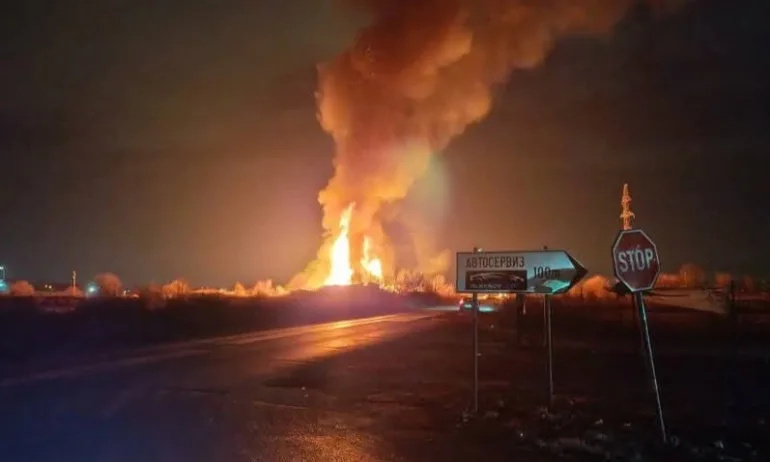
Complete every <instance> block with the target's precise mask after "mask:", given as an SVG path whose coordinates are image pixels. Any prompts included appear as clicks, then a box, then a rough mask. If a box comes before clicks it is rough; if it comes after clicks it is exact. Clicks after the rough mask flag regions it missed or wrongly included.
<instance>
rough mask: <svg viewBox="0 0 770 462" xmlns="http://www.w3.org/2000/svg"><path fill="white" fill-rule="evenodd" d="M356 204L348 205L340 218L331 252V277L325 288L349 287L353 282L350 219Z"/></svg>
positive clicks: (327, 278)
mask: <svg viewBox="0 0 770 462" xmlns="http://www.w3.org/2000/svg"><path fill="white" fill-rule="evenodd" d="M355 205H356V204H355V203H353V204H350V205H348V207H347V208H346V209H345V210H344V211H343V212H342V215H341V216H340V225H339V226H340V231H339V235H338V236H337V238H336V239H334V244H332V248H331V250H330V252H329V264H330V268H329V276H327V277H326V280H325V281H324V285H325V286H348V285H350V284H351V283H352V282H353V266H352V265H351V264H350V218H351V216H352V215H353V208H354V207H355Z"/></svg>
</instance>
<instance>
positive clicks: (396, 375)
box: [0, 310, 770, 462]
mask: <svg viewBox="0 0 770 462" xmlns="http://www.w3.org/2000/svg"><path fill="white" fill-rule="evenodd" d="M469 319H470V317H469V315H467V314H465V315H458V314H455V313H442V312H441V311H439V310H433V311H426V312H425V313H412V314H406V315H393V316H386V317H377V318H372V319H368V320H355V321H349V322H340V323H330V324H327V325H323V326H320V327H305V328H294V329H280V330H274V331H270V332H260V333H255V334H246V335H239V336H233V337H227V338H222V339H214V340H204V341H197V342H192V343H182V344H177V345H173V346H166V347H162V348H150V349H144V350H141V351H139V352H137V353H135V354H133V355H127V356H126V355H124V356H120V357H118V358H115V359H113V360H109V361H104V362H102V363H99V364H90V365H87V366H86V365H82V366H76V367H68V368H62V369H59V370H48V371H47V372H46V371H36V373H34V372H32V371H28V372H27V373H25V374H20V375H17V376H15V377H5V378H3V379H2V380H0V406H1V408H2V409H3V413H2V414H1V415H2V419H1V420H0V423H1V424H2V426H1V427H0V434H2V435H3V438H2V439H0V454H2V455H3V457H2V460H3V461H6V460H7V461H26V460H31V461H41V462H42V461H48V460H51V461H53V460H55V461H78V462H81V461H82V462H85V461H92V460H93V461H132V462H133V461H137V460H142V461H148V462H149V461H185V462H187V461H198V460H200V461H283V460H285V461H295V460H302V461H351V462H359V461H427V460H457V461H468V460H486V461H512V460H514V461H523V462H540V461H549V460H563V459H564V458H567V459H571V460H574V458H572V457H571V456H568V454H561V455H554V454H553V453H554V452H559V451H562V449H563V448H562V447H561V446H559V444H562V446H563V445H564V444H566V443H565V441H573V440H575V439H574V438H572V437H573V436H575V435H577V436H579V437H580V438H585V437H586V435H588V434H589V433H587V432H591V431H593V433H594V434H598V435H604V436H603V438H605V439H607V440H608V441H605V443H606V444H603V445H599V447H600V449H599V450H598V451H599V452H597V453H596V454H592V453H591V452H590V451H587V450H586V448H581V449H580V450H579V451H578V454H577V456H578V460H605V455H606V451H610V452H612V453H613V454H615V453H617V454H627V453H629V451H631V452H634V451H638V452H641V453H643V454H645V456H644V458H643V459H641V460H674V459H670V458H669V459H665V458H655V457H653V456H651V455H649V454H651V453H652V454H654V451H655V450H654V440H655V431H654V430H655V429H654V426H653V425H652V424H653V423H654V419H653V416H652V413H651V411H652V405H651V403H652V401H651V400H650V395H649V393H648V388H647V384H646V381H645V379H644V377H645V376H644V367H643V365H642V363H641V362H640V360H639V357H638V354H637V353H638V348H637V346H638V343H637V340H638V337H629V336H627V335H624V334H622V335H609V334H607V335H606V338H603V339H602V341H596V340H595V339H597V338H600V337H599V336H598V334H597V332H600V331H601V328H597V329H595V330H590V329H589V330H586V331H585V332H584V333H583V334H576V333H574V332H573V334H574V335H567V334H568V331H569V329H566V327H570V326H567V325H565V323H564V322H562V324H560V325H558V326H557V327H558V329H557V333H558V335H557V350H556V358H557V369H556V387H557V392H558V393H559V395H560V401H561V403H560V408H559V410H558V411H557V412H555V413H553V414H552V415H550V416H546V418H545V419H543V418H542V417H541V416H540V415H539V414H540V409H539V408H540V407H541V406H542V405H543V404H544V393H543V389H544V363H543V352H542V349H541V347H540V344H541V339H540V336H539V329H538V328H537V326H534V325H533V324H532V322H535V324H536V322H537V321H539V319H540V316H538V314H537V313H536V312H534V311H531V312H530V317H529V320H530V322H529V328H528V331H527V332H528V339H527V340H526V343H527V344H528V345H529V346H525V347H523V348H513V346H512V339H513V336H512V332H511V331H509V330H507V329H506V326H505V322H504V319H502V318H501V317H499V316H498V315H495V314H488V315H485V316H484V317H483V320H482V325H483V331H482V357H481V377H482V383H481V385H482V387H481V391H482V393H481V407H482V412H481V414H480V416H479V418H478V419H470V420H468V421H465V422H464V421H463V419H462V418H461V417H462V414H463V410H464V409H465V408H466V406H467V404H468V398H469V378H470V360H471V353H470V338H471V337H470V335H471V332H470V330H469V326H470V324H469ZM533 326H534V327H533ZM581 328H582V327H580V326H575V327H574V328H573V329H572V330H580V329H581ZM675 338H676V337H675V336H665V335H663V336H661V338H660V342H659V343H660V348H659V358H658V367H659V372H660V376H661V383H662V387H663V393H664V402H665V405H666V409H667V411H668V412H669V413H670V416H669V417H670V420H671V423H670V426H671V431H672V432H673V433H674V434H676V435H678V438H679V439H680V440H681V441H682V447H684V446H685V445H691V446H692V447H695V448H696V449H697V448H701V449H697V450H698V451H700V453H699V454H700V455H699V456H698V457H696V458H695V459H693V460H720V459H718V458H717V457H718V456H720V455H721V454H722V453H729V454H732V455H733V457H737V456H735V454H738V456H739V457H737V458H736V459H733V460H763V459H762V456H763V455H767V452H763V451H765V450H766V449H767V448H763V447H762V446H761V443H757V442H756V441H757V435H758V434H759V433H758V432H760V433H761V432H762V431H763V428H764V430H765V431H766V430H767V427H766V426H765V427H763V425H765V424H764V423H762V422H761V416H762V415H765V416H766V415H770V413H768V410H770V405H769V404H770V399H768V398H767V396H766V393H765V391H766V388H767V385H768V383H770V366H769V365H768V364H770V363H769V362H768V358H770V348H766V347H767V346H770V345H766V346H762V345H750V346H746V348H743V349H741V351H740V354H739V353H738V350H733V349H727V348H715V347H714V345H712V346H711V348H705V347H704V345H705V344H708V343H709V342H708V341H706V342H700V343H698V344H695V343H690V342H688V343H687V345H685V344H682V343H681V342H680V343H677V342H676V341H675ZM706 340H708V339H706ZM712 343H713V342H712ZM688 345H689V347H688V348H685V346H688ZM600 419H601V420H600ZM722 421H724V424H722V423H721V422H722ZM720 425H722V426H721V427H720ZM723 427H724V428H723ZM570 438H572V439H570ZM624 439H625V440H629V441H630V442H621V440H624ZM559 441H561V443H559ZM720 444H721V445H723V446H725V447H724V449H720V448H719V447H718V446H719V445H720ZM744 444H745V445H748V447H749V448H750V449H746V448H744V447H743V446H742V445H744ZM765 444H766V443H765ZM650 448H652V449H650ZM589 449H590V448H589ZM601 451H605V452H601ZM651 451H652V452H651ZM741 451H743V452H741ZM751 451H754V452H755V453H756V454H755V455H754V456H751ZM562 452H563V451H562ZM691 452H692V451H691V449H690V446H687V449H686V450H685V452H684V453H677V454H676V456H675V460H690V458H689V455H691V454H690V453H691ZM669 456H670V454H669ZM685 456H687V457H685ZM701 456H702V457H701ZM712 456H713V457H712ZM710 457H711V458H710ZM751 457H753V458H751ZM618 460H630V459H618ZM722 460H729V459H722ZM765 460H766V459H765Z"/></svg>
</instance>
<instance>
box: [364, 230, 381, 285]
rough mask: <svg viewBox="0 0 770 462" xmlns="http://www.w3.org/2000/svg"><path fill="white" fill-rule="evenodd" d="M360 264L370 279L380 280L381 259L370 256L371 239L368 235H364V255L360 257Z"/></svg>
mask: <svg viewBox="0 0 770 462" xmlns="http://www.w3.org/2000/svg"><path fill="white" fill-rule="evenodd" d="M361 266H362V267H363V268H364V270H365V271H366V272H367V273H368V274H369V276H370V277H371V278H372V279H374V280H376V281H382V261H381V260H380V259H379V258H377V257H374V256H372V240H371V239H370V238H369V236H366V237H364V256H363V258H361Z"/></svg>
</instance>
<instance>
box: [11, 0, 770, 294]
mask: <svg viewBox="0 0 770 462" xmlns="http://www.w3.org/2000/svg"><path fill="white" fill-rule="evenodd" d="M6 3H10V2H6ZM14 3H15V5H14V6H9V5H5V6H3V7H2V9H0V153H1V154H0V155H1V156H2V162H3V164H2V168H0V197H2V201H0V211H1V213H2V217H3V218H2V226H0V262H2V263H4V264H5V265H6V266H7V267H8V270H9V277H13V278H24V279H29V280H44V279H48V280H66V279H67V278H68V277H69V273H70V271H71V270H72V269H77V270H78V272H79V273H80V274H81V275H83V276H84V277H90V276H91V275H93V274H95V273H97V272H101V271H113V272H116V273H117V274H118V275H120V276H121V277H122V278H123V279H124V280H125V281H126V282H129V283H139V282H145V281H151V280H154V281H156V282H162V281H166V280H168V279H171V278H174V277H177V276H185V277H187V278H188V279H189V280H191V281H192V282H193V283H194V284H207V285H231V284H232V283H233V282H234V281H236V280H241V281H243V282H246V283H252V282H253V281H255V280H257V279H260V278H267V277H273V278H276V279H277V280H279V281H282V280H285V279H287V278H288V277H289V276H291V275H292V274H293V273H295V272H297V271H299V270H301V269H302V268H303V267H304V265H305V263H306V262H307V261H308V260H310V259H311V258H312V257H313V256H314V254H315V252H316V250H317V247H318V245H319V243H320V234H321V226H320V219H321V212H320V209H319V207H318V204H317V201H316V194H317V191H318V190H319V189H320V188H321V187H323V186H324V184H325V183H326V181H327V180H328V177H329V176H330V174H331V156H332V148H333V146H332V143H331V141H330V140H329V139H328V137H327V136H326V135H325V134H324V133H323V132H322V131H321V129H320V127H319V126H318V122H317V121H316V118H315V106H314V104H315V103H314V99H313V92H314V87H315V68H314V66H315V63H316V62H319V61H322V60H324V59H326V58H329V57H330V56H333V55H334V54H335V53H336V52H337V51H339V50H340V49H341V48H342V47H343V46H344V45H345V44H346V43H348V42H349V41H350V40H351V37H352V34H353V33H354V30H355V27H356V24H355V20H354V18H351V17H348V16H345V15H343V14H342V12H340V11H338V10H337V9H335V8H334V5H333V4H334V2H332V1H328V2H327V1H313V2H300V1H299V0H264V1H254V0H252V1H245V0H240V1H239V0H231V1H228V2H221V1H214V0H186V1H180V0H167V1H163V2H158V1H146V0H100V1H96V0H90V1H89V0H81V1H73V2H61V1H44V0H28V1H25V2H14ZM632 16H633V17H629V18H627V20H626V21H624V22H623V23H622V24H620V25H619V26H618V28H617V30H616V32H615V33H614V34H613V35H612V36H611V37H609V38H607V39H604V40H589V39H570V40H565V41H563V42H561V43H560V44H559V46H558V47H557V49H556V50H555V52H554V54H553V55H552V56H551V57H550V58H549V59H548V61H547V62H546V63H545V64H544V65H543V66H542V67H540V68H538V69H536V70H533V71H527V72H519V73H516V74H514V75H513V77H512V78H511V80H510V82H509V83H508V85H506V86H505V87H504V88H501V89H500V95H499V97H498V99H497V101H496V107H495V108H494V110H493V112H492V114H491V115H490V117H489V118H488V119H487V120H486V121H484V122H483V123H481V124H479V125H477V126H474V127H472V128H471V129H469V130H468V131H467V132H466V134H464V135H463V136H462V137H460V138H458V139H456V140H455V142H454V143H453V144H452V145H451V146H450V147H449V149H447V151H446V152H445V153H444V155H443V156H441V157H439V158H436V160H435V162H434V165H433V168H432V169H431V172H430V174H429V175H428V176H427V177H426V178H425V180H424V181H423V182H421V183H420V184H419V185H418V186H417V189H416V191H415V195H414V197H413V198H412V199H411V200H410V203H411V204H412V206H413V207H416V208H418V209H424V210H425V211H432V212H434V213H432V214H431V215H430V217H432V218H433V223H434V225H435V226H434V230H435V237H436V241H437V243H438V245H439V246H440V247H446V248H449V249H451V250H468V249H470V248H471V247H473V246H474V245H480V246H483V247H484V248H486V249H490V250H492V249H525V248H532V247H539V246H542V245H544V244H547V245H549V246H551V247H562V248H567V249H569V250H571V251H572V253H573V254H574V255H575V256H576V257H577V258H578V259H580V260H582V261H583V263H585V264H586V266H588V267H589V268H590V269H592V270H594V271H596V272H600V273H605V274H606V273H608V272H609V271H610V261H611V260H610V257H609V247H610V245H611V243H612V239H613V237H614V235H615V233H616V232H617V229H618V227H619V220H618V214H619V213H620V205H619V201H620V191H621V188H622V185H623V183H624V182H628V183H630V185H631V192H632V195H633V198H634V202H633V209H634V211H635V212H636V213H637V216H638V224H639V225H640V226H642V227H643V228H645V229H646V230H647V231H648V232H649V233H650V234H651V235H652V236H653V237H654V238H655V239H656V240H657V243H658V247H659V250H660V252H661V254H662V258H663V260H664V267H665V268H664V269H666V270H673V269H676V268H677V267H678V266H679V265H680V264H682V263H684V262H688V261H692V262H695V263H698V264H700V265H702V266H704V267H705V268H707V269H708V270H709V271H714V270H726V271H731V272H735V273H761V274H767V273H768V272H769V271H770V270H769V269H768V264H767V260H766V259H765V258H763V257H765V256H766V255H767V254H768V253H770V243H768V241H770V239H768V238H769V237H770V219H769V218H768V217H769V216H770V210H768V206H767V204H768V198H770V186H769V182H768V180H767V179H768V176H767V171H768V168H769V167H770V162H768V161H766V160H765V158H766V157H767V156H768V153H770V109H769V108H770V64H769V62H768V61H770V53H768V52H767V46H768V44H770V27H768V19H769V18H770V2H767V1H766V0H743V1H741V2H724V1H719V0H711V1H709V0H702V1H700V2H697V3H695V4H693V5H692V6H690V7H688V8H687V9H686V10H685V11H683V12H681V13H680V14H679V15H677V16H675V17H672V18H669V19H667V20H653V19H650V18H649V17H648V16H646V15H644V14H641V13H637V14H635V15H632Z"/></svg>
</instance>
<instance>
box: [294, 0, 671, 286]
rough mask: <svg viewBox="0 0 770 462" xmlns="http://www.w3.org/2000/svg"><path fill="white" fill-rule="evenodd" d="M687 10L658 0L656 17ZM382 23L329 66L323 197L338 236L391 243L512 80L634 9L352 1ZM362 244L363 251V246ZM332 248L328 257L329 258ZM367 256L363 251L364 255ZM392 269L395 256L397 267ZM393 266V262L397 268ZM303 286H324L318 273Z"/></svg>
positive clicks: (552, 0) (590, 3) (504, 0)
mask: <svg viewBox="0 0 770 462" xmlns="http://www.w3.org/2000/svg"><path fill="white" fill-rule="evenodd" d="M685 1H686V0H673V1H671V0H670V1H666V0H656V1H653V0H649V1H648V4H649V6H650V7H652V8H653V9H654V10H655V11H663V10H666V9H668V8H669V7H672V6H674V7H675V6H679V4H681V3H684V2H685ZM342 3H343V4H344V5H345V6H346V7H350V8H357V9H364V10H365V11H366V12H367V13H368V14H369V15H370V17H371V21H370V23H369V25H367V26H366V27H364V28H362V29H361V30H360V31H359V32H358V34H357V36H356V39H355V41H354V43H352V44H351V45H350V47H349V48H348V49H346V50H344V51H343V52H342V53H341V54H340V55H338V56H337V57H336V58H335V59H333V60H332V61H331V62H328V63H325V64H323V65H321V66H320V67H319V88H318V94H317V103H318V116H319V121H320V123H321V125H322V127H323V129H324V130H325V131H326V132H328V133H329V134H330V135H331V136H332V137H333V138H334V141H335V144H336V153H335V157H334V175H333V177H332V178H331V180H330V181H329V183H328V185H327V186H326V187H325V188H324V189H323V190H322V191H321V192H320V193H319V197H318V199H319V202H320V203H321V205H322V206H323V216H324V218H323V227H324V229H325V230H327V232H328V233H330V234H333V233H335V232H336V230H337V227H338V225H339V219H340V214H341V213H342V211H343V210H344V209H345V208H346V207H347V206H348V204H350V203H355V204H356V209H355V213H354V217H353V220H352V222H351V235H352V236H356V235H359V236H360V235H361V234H362V233H367V234H369V235H372V236H374V239H375V241H376V240H378V239H379V240H380V243H382V244H387V243H386V242H384V241H385V240H386V239H387V237H386V236H384V233H383V232H382V227H381V224H380V219H379V217H378V212H379V211H380V210H381V207H382V206H383V205H384V204H388V203H392V202H394V201H398V200H399V199H402V198H404V197H405V196H406V195H407V193H408V192H409V189H410V188H411V186H412V185H413V184H414V182H415V181H416V180H417V179H418V178H420V176H421V175H422V174H423V173H424V172H425V170H426V168H427V166H428V162H429V159H430V156H432V155H433V154H436V153H439V152H440V151H441V150H442V149H444V148H445V147H446V145H447V143H449V141H450V140H451V139H452V138H453V137H455V136H457V135H459V134H460V133H462V132H463V131H464V130H465V128H466V127H467V126H468V125H470V124H472V123H474V122H477V121H479V120H481V119H483V118H484V116H485V115H486V114H487V113H488V112H489V110H490V108H491V105H492V92H493V89H494V87H495V85H496V84H499V83H502V82H504V81H505V79H506V78H507V77H508V76H509V74H510V73H511V72H512V71H515V70H516V69H522V68H532V67H534V66H537V65H538V64H540V63H541V62H542V61H543V59H544V58H545V57H546V56H547V55H548V53H549V51H550V50H551V49H552V48H553V46H554V44H555V42H556V41H557V40H558V39H559V38H561V37H565V36H569V35H581V34H582V35H599V34H603V33H606V32H608V31H609V30H610V29H611V28H612V26H613V25H614V24H616V23H617V22H618V21H619V20H620V19H621V18H622V17H623V15H624V14H625V12H626V11H627V10H628V9H629V8H630V7H631V6H633V5H635V4H637V3H639V2H638V1H633V0H344V1H342ZM353 243H354V241H352V242H351V244H352V247H353V248H354V249H355V248H356V246H355V245H353ZM329 245H330V243H329V239H327V242H326V243H325V244H324V246H323V247H322V248H321V250H320V251H319V259H321V260H322V259H323V257H324V255H326V253H327V251H328V248H329ZM358 247H360V246H358ZM386 259H387V257H386ZM386 263H387V262H386ZM319 264H322V263H319V262H315V264H314V265H315V266H313V264H311V266H310V267H308V269H307V270H306V271H305V273H303V275H302V277H301V278H300V279H301V280H302V281H303V282H304V283H305V284H307V283H310V285H317V284H313V283H312V282H311V281H312V280H316V282H317V279H318V276H314V275H313V273H316V272H318V265H319Z"/></svg>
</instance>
